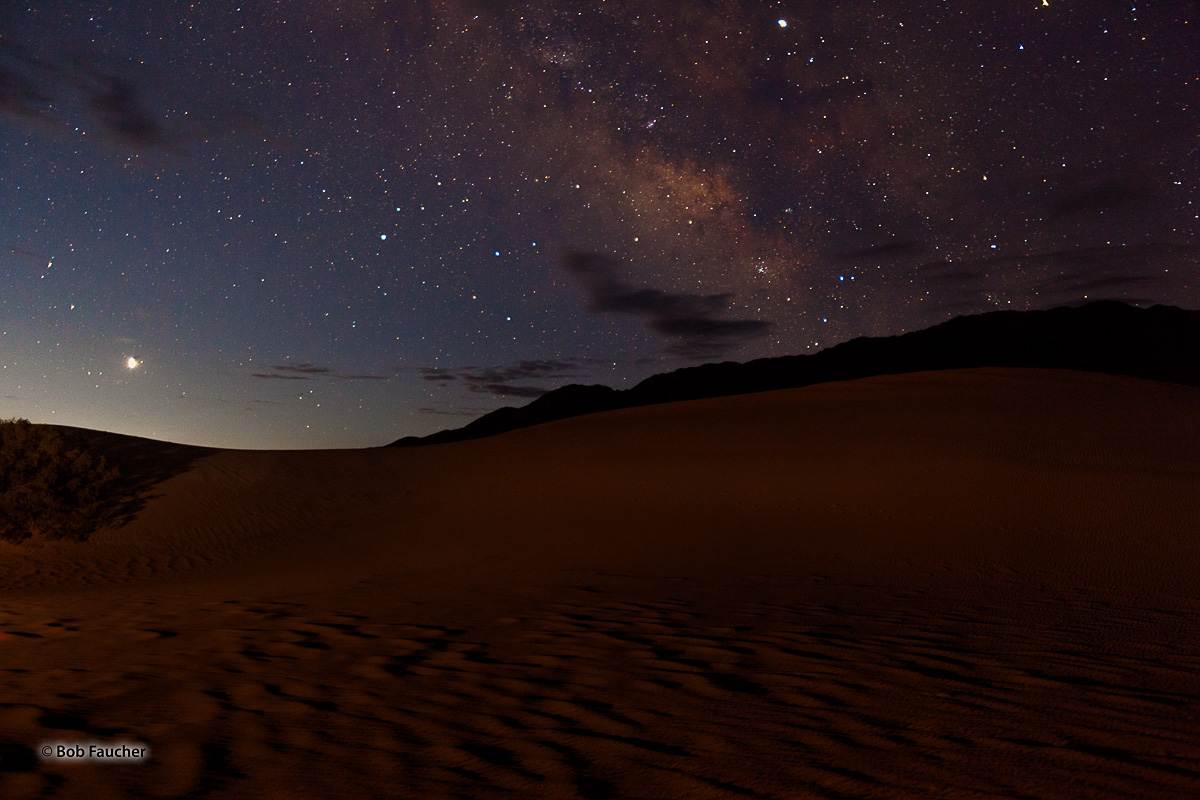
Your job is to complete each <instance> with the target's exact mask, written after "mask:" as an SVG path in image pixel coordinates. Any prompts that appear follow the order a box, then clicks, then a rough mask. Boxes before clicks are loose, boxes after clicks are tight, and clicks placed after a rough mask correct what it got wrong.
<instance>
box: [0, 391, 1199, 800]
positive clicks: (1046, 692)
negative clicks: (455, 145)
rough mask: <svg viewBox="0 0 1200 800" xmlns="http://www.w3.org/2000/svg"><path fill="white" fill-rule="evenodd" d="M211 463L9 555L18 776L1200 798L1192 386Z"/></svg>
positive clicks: (258, 793)
mask: <svg viewBox="0 0 1200 800" xmlns="http://www.w3.org/2000/svg"><path fill="white" fill-rule="evenodd" d="M112 441H113V442H117V440H116V439H115V438H112ZM113 446H114V447H115V446H117V444H113ZM126 446H129V445H128V441H126ZM140 446H142V447H143V448H145V449H146V452H147V454H149V455H150V456H155V454H156V453H159V451H156V450H154V447H156V446H157V445H155V444H154V443H143V444H142V445H140ZM181 452H183V453H184V455H187V453H186V452H184V450H183V449H182V448H179V447H174V448H167V447H163V449H162V450H161V454H160V456H156V457H161V458H162V459H164V460H166V459H168V457H170V458H177V457H178V456H179V455H180V453H181ZM189 452H191V457H190V460H189V459H186V458H185V459H183V460H181V461H179V463H180V464H181V465H182V466H181V467H180V469H179V470H176V474H174V475H173V476H171V477H169V478H168V479H166V480H164V481H162V482H160V483H158V484H157V485H154V486H152V487H150V488H149V490H148V491H147V493H146V495H145V505H144V507H143V508H142V509H141V510H140V511H139V512H138V513H137V516H136V519H134V520H133V521H132V522H130V523H129V524H127V525H125V526H124V527H121V528H119V529H116V530H105V531H101V532H99V533H97V534H96V535H95V536H94V537H93V539H92V540H91V541H89V542H87V543H83V544H72V543H55V542H51V543H41V542H28V543H25V544H22V545H10V544H3V545H0V797H4V798H26V797H51V796H52V797H55V798H87V800H100V798H124V797H193V798H203V797H246V798H258V797H261V798H276V797H279V798H305V797H413V798H512V797H547V798H558V797H564V798H570V797H580V798H704V797H722V798H724V797H733V798H737V797H748V798H806V797H817V798H894V797H914V798H915V797H938V798H1055V797H1063V798H1084V797H1129V798H1132V797H1139V798H1154V797H1159V798H1181V797H1200V578H1198V577H1197V576H1198V575H1200V389H1196V388H1189V387H1182V386H1175V385H1170V384H1163V383H1155V382H1150V381H1140V380H1135V379H1128V378H1118V377H1109V376H1102V375H1092V374H1084V373H1074V372H1065V371H1034V370H1001V369H982V370H963V371H951V372H934V373H922V374H916V375H901V376H887V377H878V378H871V379H866V380H859V381H853V382H847V383H833V384H825V385H820V386H812V387H807V388H803V389H795V390H787V391H779V392H770V393H764V394H758V395H746V396H739V397H729V398H720V399H714V400H704V401H696V402H688V403H676V404H670V405H662V406H653V407H646V408H637V409H627V410H623V411H618V412H611V413H606V414H601V415H595V416H590V417H581V418H576V419H571V420H564V421H561V422H557V423H553V424H547V425H542V426H538V427H535V428H529V429H526V430H521V431H515V432H512V433H509V434H505V435H502V436H497V437H493V438H489V439H484V440H478V441H472V442H464V443H459V444H450V445H442V446H436V447H419V448H405V449H379V450H360V451H319V452H254V451H194V452H193V451H189ZM58 742H85V743H87V742H100V743H105V744H111V743H116V742H136V743H145V744H146V745H148V746H149V747H150V748H151V755H150V758H149V760H148V761H146V762H145V763H104V762H96V761H80V760H76V761H71V760H56V759H43V758H41V757H40V755H39V754H38V751H39V750H40V749H41V747H42V746H43V744H44V743H58Z"/></svg>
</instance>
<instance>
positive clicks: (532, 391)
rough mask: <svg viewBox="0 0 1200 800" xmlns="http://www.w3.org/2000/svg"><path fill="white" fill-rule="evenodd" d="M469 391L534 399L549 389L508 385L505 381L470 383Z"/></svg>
mask: <svg viewBox="0 0 1200 800" xmlns="http://www.w3.org/2000/svg"><path fill="white" fill-rule="evenodd" d="M471 391H473V392H475V391H477V392H487V393H490V394H497V395H500V396H501V397H529V398H534V399H536V398H538V397H541V396H542V395H544V394H546V393H547V392H549V391H550V390H549V389H543V388H541V387H539V386H509V385H508V384H507V383H484V384H478V385H472V386H471Z"/></svg>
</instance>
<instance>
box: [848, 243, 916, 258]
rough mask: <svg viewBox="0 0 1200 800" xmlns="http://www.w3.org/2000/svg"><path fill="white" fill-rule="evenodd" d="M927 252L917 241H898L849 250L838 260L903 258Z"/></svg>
mask: <svg viewBox="0 0 1200 800" xmlns="http://www.w3.org/2000/svg"><path fill="white" fill-rule="evenodd" d="M923 252H925V246H924V245H923V244H921V243H920V242H918V241H917V240H915V239H897V240H896V241H893V242H884V243H883V244H877V245H873V246H871V247H864V248H862V249H860V250H849V251H847V252H845V253H838V258H847V259H858V258H901V257H905V256H915V255H920V254H921V253H923Z"/></svg>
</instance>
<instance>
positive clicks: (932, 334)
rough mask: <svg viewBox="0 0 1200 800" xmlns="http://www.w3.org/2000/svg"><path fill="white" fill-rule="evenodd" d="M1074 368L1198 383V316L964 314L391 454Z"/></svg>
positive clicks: (580, 399)
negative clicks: (686, 407) (825, 386)
mask: <svg viewBox="0 0 1200 800" xmlns="http://www.w3.org/2000/svg"><path fill="white" fill-rule="evenodd" d="M976 367H1027V368H1043V369H1074V370H1081V371H1085V372H1100V373H1105V374H1110V375H1125V376H1129V377H1135V378H1148V379H1151V380H1160V381H1167V382H1170V383H1180V384H1185V385H1189V386H1200V311H1189V310H1185V309H1181V308H1177V307H1175V306H1163V305H1155V306H1152V307H1150V308H1145V309H1143V308H1138V307H1136V306H1132V305H1129V304H1127V303H1124V302H1121V301H1117V300H1098V301H1095V302H1092V303H1089V304H1087V305H1084V306H1078V307H1068V306H1063V307H1059V308H1053V309H1047V310H1034V311H992V312H987V313H984V314H976V315H970V316H960V317H955V318H954V319H951V320H948V321H947V322H943V323H941V324H938V325H935V326H933V327H930V328H925V329H923V330H919V331H911V332H908V333H903V334H899V335H896V336H887V337H859V338H856V339H851V340H850V341H847V342H843V343H841V344H838V345H834V346H832V347H829V348H826V349H824V350H821V351H820V352H817V353H813V354H811V355H792V356H777V357H773V358H761V359H756V360H754V361H748V362H745V363H739V362H734V361H726V362H721V363H714V364H701V365H699V366H695V367H683V368H681V369H677V370H674V371H673V372H664V373H659V374H657V375H651V376H650V377H648V378H646V379H645V380H643V381H641V382H640V383H638V384H637V385H636V386H634V387H632V388H630V389H613V388H611V387H608V386H603V385H599V384H595V385H590V386H584V385H581V384H569V385H567V386H563V387H561V388H559V389H555V390H553V391H550V392H547V393H546V394H544V395H542V396H541V397H539V398H537V399H536V400H534V401H532V402H531V403H529V404H528V405H525V406H521V407H517V408H514V407H511V406H505V407H503V408H499V409H497V410H495V411H492V412H490V413H488V414H484V415H483V416H482V417H480V418H478V419H476V420H474V421H473V422H471V423H469V424H467V425H465V426H464V427H462V428H455V429H450V430H444V431H439V432H437V433H433V434H430V435H428V436H422V437H416V436H406V437H404V438H402V439H399V440H397V441H395V442H392V443H391V444H389V445H386V446H387V447H411V446H420V445H431V444H442V443H445V442H458V441H466V440H468V439H479V438H483V437H485V436H494V435H496V434H500V433H506V432H508V431H511V430H517V429H518V428H527V427H530V426H532V425H539V424H541V423H543V422H552V421H554V420H559V419H567V418H569V417H577V416H582V415H584V414H594V413H598V412H601V411H612V410H615V409H618V408H632V407H635V406H644V405H656V404H658V403H670V402H675V401H679V400H699V399H702V398H706V397H724V396H729V395H737V394H749V393H752V392H765V391H772V390H775V389H791V388H797V387H801V386H811V385H813V384H817V383H828V382H830V381H844V380H855V379H857V378H867V377H871V376H874V375H896V374H903V373H911V372H925V371H929V370H942V369H970V368H976Z"/></svg>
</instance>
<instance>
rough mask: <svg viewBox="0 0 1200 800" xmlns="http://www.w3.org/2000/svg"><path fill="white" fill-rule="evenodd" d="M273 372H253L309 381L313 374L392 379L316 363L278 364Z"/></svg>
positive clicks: (256, 375)
mask: <svg viewBox="0 0 1200 800" xmlns="http://www.w3.org/2000/svg"><path fill="white" fill-rule="evenodd" d="M271 369H272V370H273V371H272V372H267V373H263V372H254V373H251V375H250V377H252V378H274V379H276V380H288V381H308V380H312V377H311V376H314V375H323V376H326V377H329V378H332V379H334V380H338V381H386V380H390V378H388V377H387V376H385V375H360V374H354V373H350V374H345V375H343V374H339V373H336V372H334V371H333V369H332V368H330V367H318V366H316V365H315V364H308V363H305V364H276V365H275V366H273V367H271Z"/></svg>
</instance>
